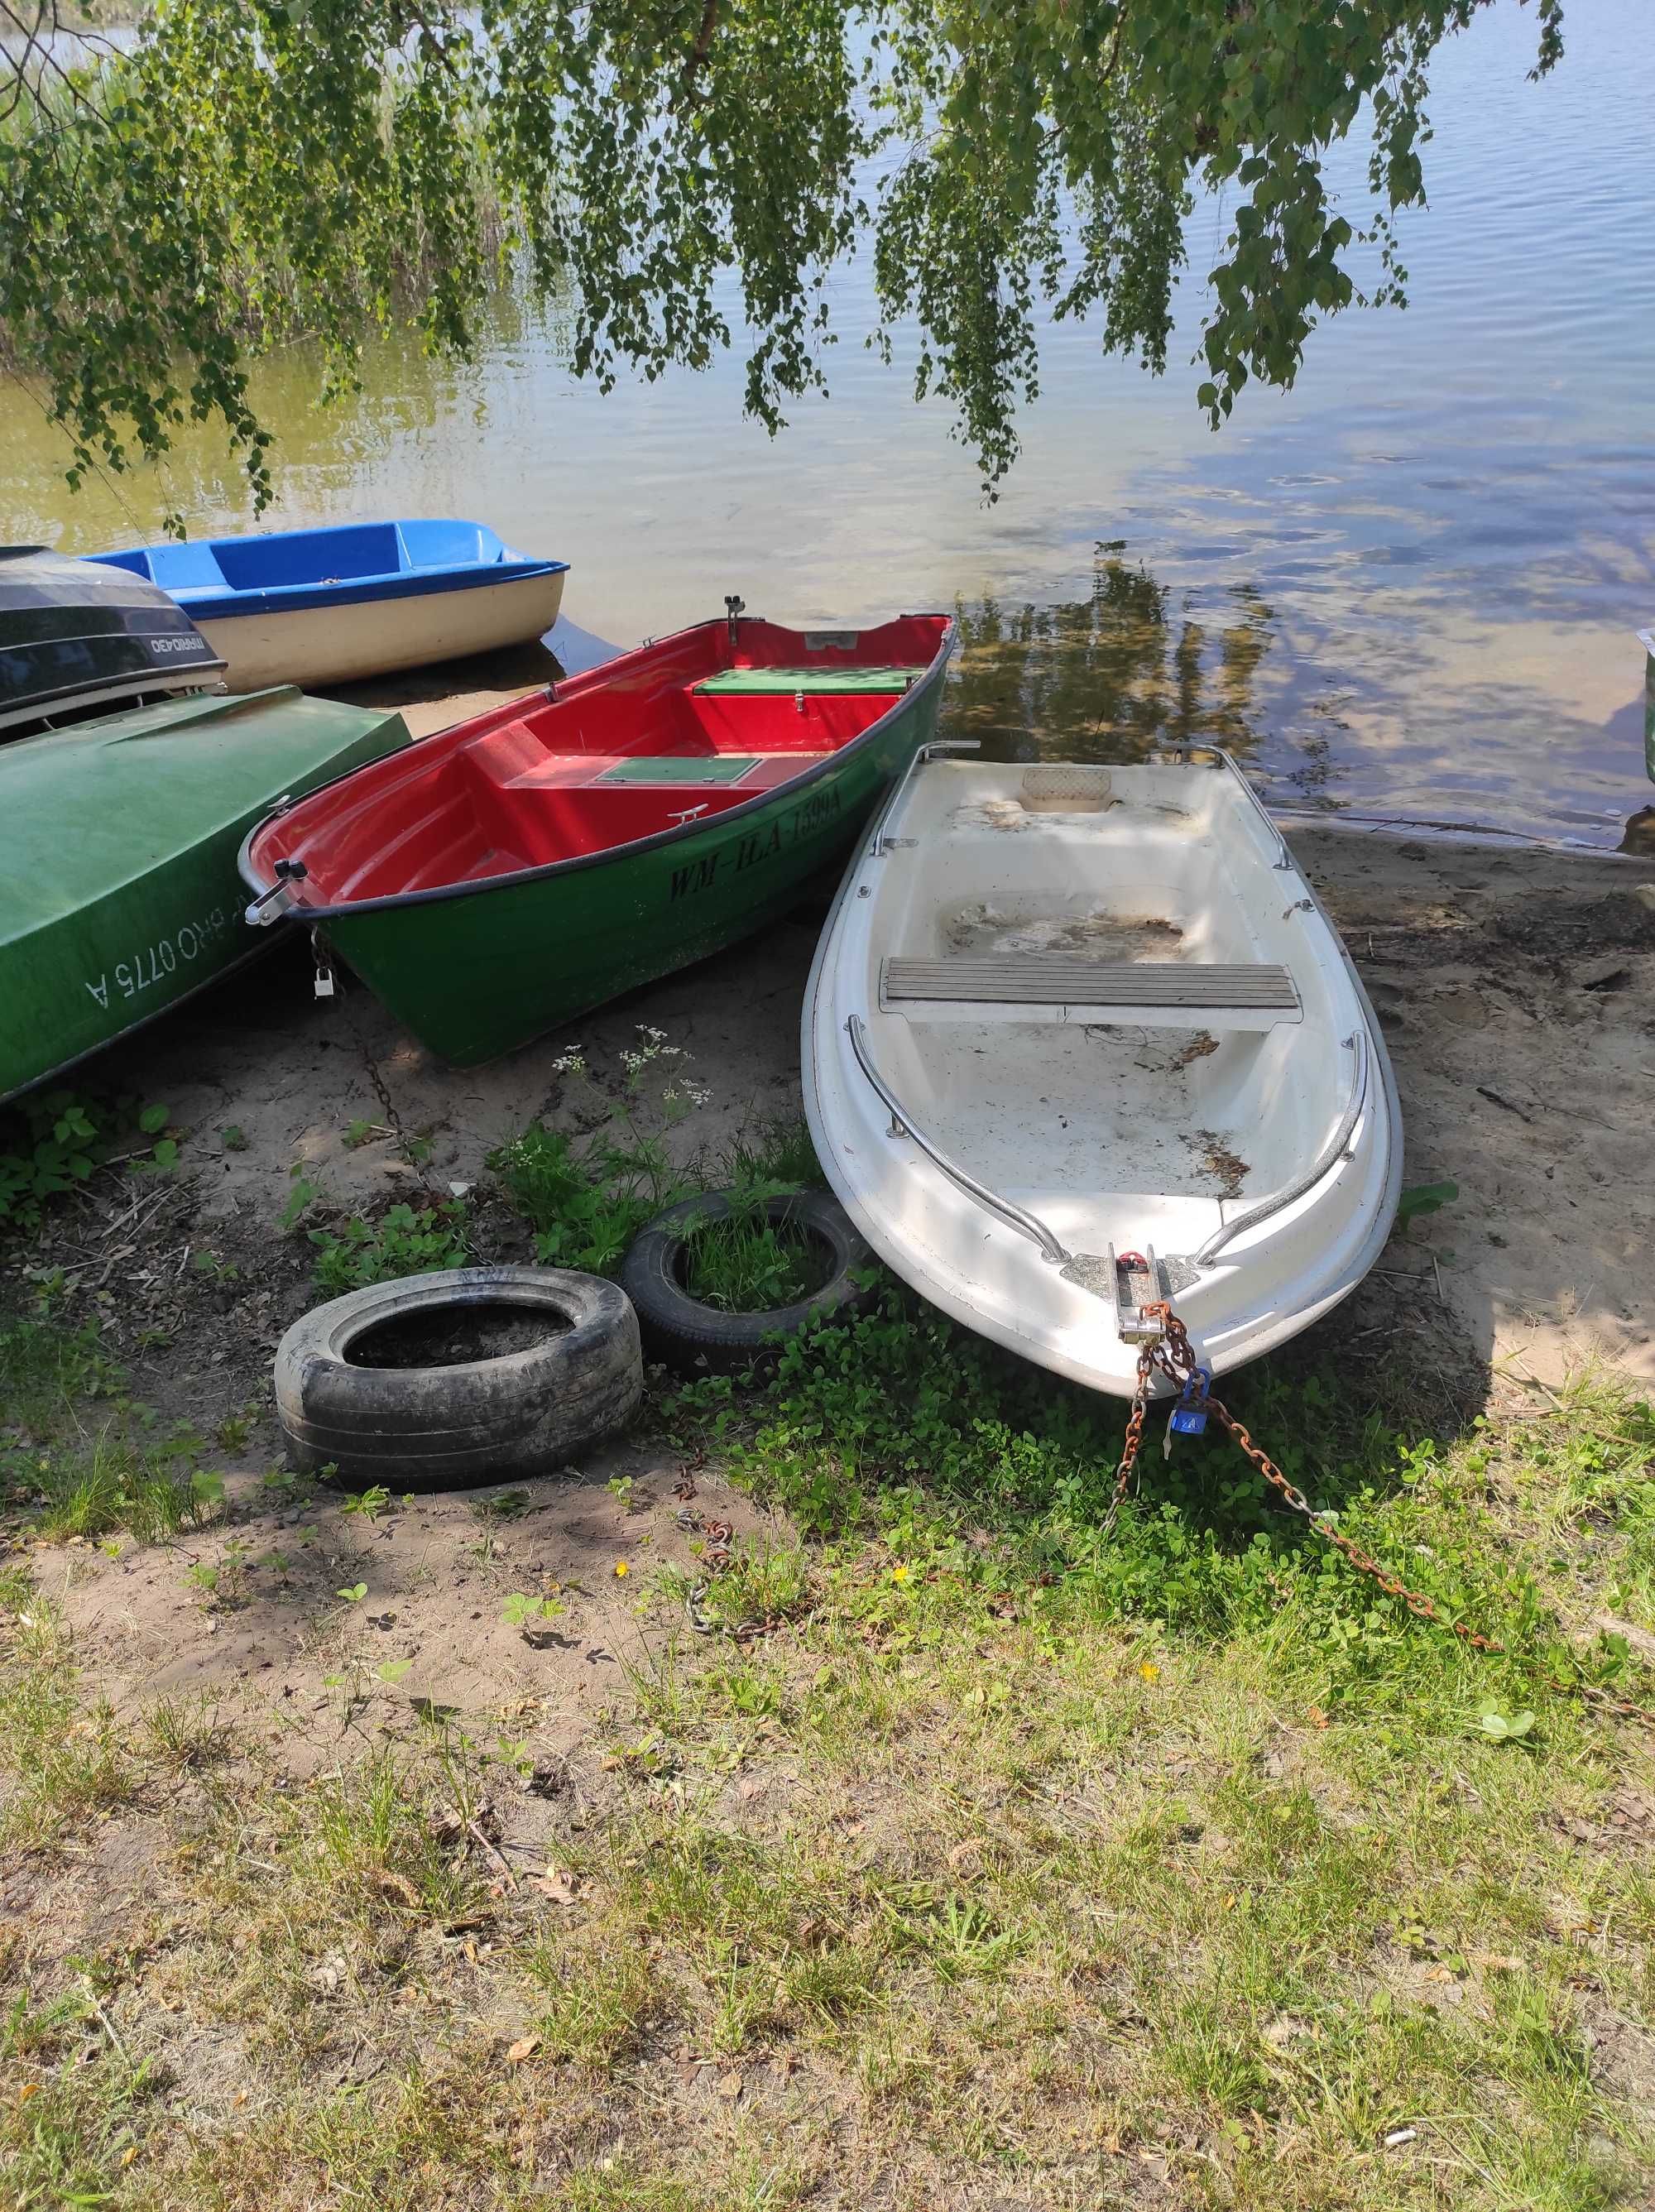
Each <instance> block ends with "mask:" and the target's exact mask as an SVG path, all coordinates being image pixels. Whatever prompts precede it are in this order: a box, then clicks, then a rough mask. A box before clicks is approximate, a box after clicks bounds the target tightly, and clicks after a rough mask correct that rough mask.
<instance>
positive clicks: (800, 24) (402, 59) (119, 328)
mask: <svg viewBox="0 0 1655 2212" xmlns="http://www.w3.org/2000/svg"><path fill="white" fill-rule="evenodd" d="M1487 4H1489V0H1390V4H1387V5H1384V6H1372V7H1358V6H1346V7H1330V6H1329V5H1328V4H1327V0H1274V4H1271V5H1269V6H1262V5H1261V6H1246V7H1243V6H1238V5H1237V4H1236V0H1131V4H1128V0H1072V4H1065V5H1057V4H1045V0H1041V4H1030V5H1025V6H1022V7H1017V8H999V9H991V8H974V9H960V8H956V9H937V8H935V7H934V6H932V5H930V4H929V0H861V4H852V0H786V4H785V5H783V4H781V0H705V4H704V5H700V4H694V0H490V4H489V5H487V6H485V7H484V8H483V9H481V10H480V11H478V10H473V9H469V8H466V7H465V6H462V5H461V4H460V0H431V4H429V5H428V6H425V7H423V8H420V9H415V10H410V9H408V8H406V7H405V6H404V5H402V4H400V0H306V4H305V5H303V6H297V5H294V4H290V0H189V4H183V0H178V4H171V5H167V6H161V7H157V8H155V9H154V10H153V11H149V12H146V13H145V14H144V15H143V18H142V20H141V21H140V23H139V25H138V27H137V33H136V35H135V36H134V38H133V40H132V41H131V45H130V46H125V47H124V48H123V50H122V51H120V52H100V53H99V54H98V56H97V58H95V59H94V60H93V61H91V62H89V63H88V64H85V65H82V66H71V67H70V68H69V69H68V70H64V69H63V68H61V67H57V68H53V67H48V66H46V64H45V63H44V62H43V61H42V59H41V58H40V52H39V51H38V50H37V49H35V48H34V47H33V45H32V43H31V40H30V37H29V35H28V34H27V33H25V34H24V35H23V36H22V37H21V40H19V41H14V42H12V43H9V45H8V46H7V48H6V50H5V56H4V58H3V60H0V113H3V114H4V115H5V116H6V117H7V119H6V120H5V121H4V122H3V123H0V228H3V232H4V235H5V238H6V241H7V252H6V254H5V256H4V257H3V258H0V336H3V337H4V339H5V341H6V343H7V347H8V350H9V352H10V353H11V354H12V355H13V356H15V358H16V359H17V360H18V361H19V362H21V363H22V364H24V365H25V366H26V367H27V369H29V370H30V371H32V372H33V374H34V375H35V376H36V377H37V378H38V379H39V381H40V387H41V394H42V397H43V398H44V402H45V404H46V406H47V408H48V409H49V410H50V412H51V413H52V416H53V417H54V419H55V420H57V421H58V422H60V423H62V424H63V426H64V428H65V429H66V430H67V431H68V433H69V435H70V440H71V441H72V447H73V454H74V459H73V465H72V467H71V471H70V477H71V481H72V482H78V481H79V480H80V478H81V477H82V475H83V474H84V472H85V471H87V469H88V468H89V467H91V466H93V465H96V464H97V463H99V462H100V461H101V462H102V463H103V464H105V465H109V466H113V467H115V468H119V467H122V466H125V465H127V464H128V462H129V460H130V459H131V458H132V456H134V455H135V454H136V455H142V456H144V457H147V458H151V459H153V458H155V457H157V456H159V455H161V454H162V453H165V452H166V451H167V449H168V447H170V445H171V443H172V441H173V436H174V435H175V433H176V430H177V428H178V427H179V424H180V423H182V422H184V421H185V420H186V419H187V418H188V417H191V416H193V417H195V418H196V419H198V420H203V421H204V420H208V419H216V420H217V421H218V422H222V425H223V427H224V428H225V430H226V433H227V435H228V440H229V442H230V444H231V447H233V449H234V450H235V451H236V452H237V453H239V455H240V458H241V460H242V462H243V465H245V467H246V471H247V472H248V475H249V477H250V478H251V480H252V483H253V490H254V494H255V497H256V499H257V500H258V501H259V502H260V503H263V502H264V501H267V500H268V498H269V497H270V495H271V482H270V476H269V471H268V466H267V449H268V446H269V442H270V441H269V435H268V434H267V433H266V432H265V429H264V428H262V427H261V425H260V424H259V422H258V421H257V420H256V418H255V416H253V412H252V410H251V409H250V406H249V404H248V399H247V392H246V374H245V362H246V356H247V355H248V354H249V353H250V352H251V351H252V350H253V349H257V348H259V347H263V346H268V345H272V344H277V343H283V342H285V341H287V340H289V339H291V338H293V337H295V336H297V335H300V334H308V335H313V336H314V337H316V338H317V339H319V343H320V345H321V348H322V352H323V357H324V364H325V366H324V386H325V389H338V388H344V387H348V386H350V385H352V383H353V382H354V380H355V377H356V362H357V356H358V346H359V341H360V339H361V337H362V333H363V331H365V330H368V329H373V328H385V327H386V326H387V325H389V324H390V323H391V321H392V319H393V317H394V316H395V315H396V314H397V313H399V312H403V311H411V312H412V313H413V314H414V315H415V316H416V318H417V321H418V323H419V325H420V326H421V328H422V330H423V333H424V335H425V337H426V339H427V341H428V343H430V344H431V345H432V346H434V347H436V348H441V349H445V350H447V351H450V352H455V351H458V352H463V351H464V350H465V349H466V347H467V346H468V345H469V343H471V340H472V332H473V327H474V323H475V319H476V316H477V313H478V308H479V307H480V305H481V304H482V302H483V301H484V299H485V297H486V296H487V294H488V291H489V289H490V285H491V284H492V283H495V282H496V280H497V277H498V276H499V274H500V273H501V271H502V270H508V271H510V272H511V273H513V274H514V275H515V276H520V278H521V279H522V280H523V281H524V282H525V283H526V284H527V285H528V286H529V287H530V288H531V289H533V290H535V291H537V292H538V293H540V294H543V295H546V294H551V293H554V292H555V293H556V295H557V297H558V299H559V300H560V301H563V303H565V305H566V308H567V312H568V313H569V319H570V360H571V364H572V367H573V368H574V370H575V374H578V375H581V376H591V377H593V378H595V379H596V380H598V381H599V384H600V385H602V386H605V388H607V386H609V385H610V384H611V382H612V381H613V380H614V379H615V377H616V376H617V375H618V374H619V372H620V371H621V369H622V368H625V367H631V368H636V369H638V370H641V371H642V373H643V374H646V375H649V376H655V375H659V374H660V373H661V371H662V370H663V369H665V368H667V367H668V366H669V365H672V364H674V363H678V364H684V365H686V366H689V367H691V368H701V367H703V366H704V365H705V364H706V363H707V362H709V360H710V359H711V358H712V356H714V355H715V353H716V352H717V351H719V350H720V349H722V348H724V347H727V346H728V345H730V344H732V343H735V342H736V333H737V331H738V329H740V330H741V331H744V332H745V342H746V343H747V347H748V354H747V364H746V370H747V374H746V398H747V404H748V407H749V410H751V412H752V413H753V414H754V415H755V416H758V418H759V419H760V420H761V421H763V422H765V423H767V424H768V425H769V426H770V427H771V428H776V427H778V426H779V425H780V423H781V422H782V419H783V416H784V410H785V409H786V407H787V405H788V403H789V402H790V401H791V400H792V399H794V398H796V397H798V396H799V395H800V394H802V393H805V392H810V391H812V390H813V389H817V388H820V387H822V386H823V385H824V368H823V362H824V355H825V352H826V349H827V348H828V346H829V345H830V344H831V343H832V341H833V337H834V335H835V333H834V331H833V330H832V328H831V315H830V309H829V301H830V298H831V289H830V287H831V276H832V273H833V271H834V269H835V267H836V264H839V263H841V262H843V260H844V259H845V258H847V257H848V256H849V254H850V253H851V252H853V251H855V250H856V248H857V247H858V246H861V245H864V244H865V243H866V242H867V240H868V238H869V237H870V235H871V238H872V242H873V269H874V276H875V283H876V289H877V299H878V312H879V325H878V328H877V329H876V330H875V331H873V332H872V333H870V334H869V335H870V337H872V338H873V341H874V342H875V343H878V344H880V345H882V346H884V347H885V349H886V350H887V352H888V351H889V349H890V343H891V336H892V334H893V332H894V331H896V329H897V326H898V325H904V324H905V323H907V322H909V321H910V319H911V321H912V322H914V323H915V324H916V325H917V327H918V332H919V350H918V357H917V362H916V384H917V387H918V390H919V392H921V393H922V394H923V393H925V392H937V393H939V394H940V395H941V396H943V397H944V398H946V399H947V400H948V401H949V402H951V404H952V406H953V408H954V410H955V412H956V416H957V419H958V426H959V429H960V432H961V435H963V436H964V439H965V440H966V441H967V442H968V443H969V444H970V447H972V449H973V451H974V452H976V453H977V455H978V457H979V459H980V461H981V464H982V467H983V474H984V477H985V480H986V481H987V482H988V483H994V482H995V481H996V480H997V479H998V478H999V477H1001V476H1002V475H1003V474H1004V473H1005V471H1006V470H1007V468H1008V467H1009V466H1010V465H1011V463H1012V461H1013V459H1014V457H1015V454H1016V452H1017V437H1016V433H1015V430H1014V428H1013V418H1014V416H1015V413H1016V410H1017V408H1018V406H1019V404H1020V403H1021V402H1022V401H1023V400H1025V399H1026V398H1031V396H1032V395H1033V393H1034V391H1035V389H1036V386H1037V376H1038V348H1037V336H1036V331H1037V320H1038V318H1039V317H1040V315H1041V314H1042V313H1050V314H1054V315H1056V316H1059V317H1068V316H1074V317H1080V316H1092V317H1093V318H1094V319H1096V321H1097V323H1098V331H1099V336H1100V338H1101V342H1102V344H1103V347H1104V349H1105V350H1107V351H1111V352H1117V353H1121V354H1124V355H1129V356H1137V357H1138V358H1140V359H1141V360H1142V361H1143V362H1146V363H1147V365H1148V366H1149V367H1150V368H1154V369H1157V370H1159V368H1162V367H1163V366H1164V364H1165V357H1166V349H1167V341H1168V337H1169V335H1170V330H1171V295H1172V288H1173V285H1174V283H1175V282H1176V280H1177V276H1178V275H1179V273H1180V271H1181V270H1182V269H1183V265H1184V261H1185V255H1186V248H1185V242H1184V241H1185V232H1186V227H1187V224H1186V219H1187V217H1188V216H1189V215H1190V211H1191V209H1192V207H1193V205H1194V202H1195V196H1196V193H1197V192H1198V191H1214V192H1217V193H1220V194H1221V195H1222V198H1221V201H1220V204H1221V205H1222V207H1223V210H1224V216H1225V220H1226V222H1227V224H1228V230H1227V234H1226V235H1225V236H1224V237H1223V238H1222V240H1221V242H1220V244H1219V245H1218V247H1217V250H1216V263H1215V266H1214V268H1213V269H1212V270H1211V271H1210V273H1209V274H1208V286H1207V290H1206V293H1205V295H1204V302H1203V305H1204V313H1205V322H1204V327H1203V330H1202V340H1201V345H1202V353H1203V355H1204V356H1205V363H1206V375H1205V379H1204V380H1203V381H1202V384H1201V385H1200V387H1199V390H1198V392H1197V394H1196V397H1197V399H1198V401H1199V404H1201V406H1202V408H1203V409H1204V410H1206V411H1207V413H1208V416H1209V417H1210V419H1211V420H1212V422H1214V425H1216V424H1218V423H1219V422H1221V421H1222V420H1223V419H1224V418H1225V417H1226V416H1227V415H1228V414H1229V413H1230V411H1231V410H1232V407H1233V405H1234V404H1235V399H1236V396H1237V394H1238V392H1240V391H1241V389H1242V387H1243V386H1244V385H1245V383H1246V382H1247V380H1249V379H1250V378H1257V379H1260V380H1263V381H1264V382H1267V383H1269V384H1275V385H1281V386H1285V385H1290V384H1291V383H1292V382H1293V379H1294V377H1295V376H1296V374H1297V373H1298V371H1299V366H1300V362H1301V361H1302V358H1303V353H1304V348H1305V340H1306V338H1307V337H1308V336H1309V333H1310V331H1311V329H1312V328H1313V327H1314V325H1316V323H1317V321H1318V320H1319V319H1323V318H1324V317H1326V316H1328V315H1330V314H1333V313H1337V312H1339V311H1340V310H1341V309H1342V308H1344V307H1348V306H1350V305H1352V304H1353V303H1357V302H1360V301H1364V300H1365V299H1366V300H1371V301H1378V302H1391V301H1400V300H1401V299H1402V296H1403V285H1404V273H1405V272H1404V271H1403V270H1402V266H1401V264H1400V261H1399V259H1398V258H1397V253H1396V239H1395V236H1394V232H1393V228H1392V219H1393V216H1394V214H1395V211H1396V210H1398V209H1401V208H1405V207H1410V206H1415V205H1419V204H1423V202H1424V199H1425V195H1426V179H1425V172H1424V167H1423V163H1422V160H1421V155H1422V150H1423V149H1424V147H1425V145H1426V143H1427V140H1428V138H1429V136H1430V132H1429V129H1428V125H1427V115H1426V107H1427V92H1428V80H1429V71H1430V69H1431V66H1432V64H1433V58H1434V56H1435V54H1436V52H1437V50H1438V48H1439V46H1440V45H1441V43H1442V42H1443V41H1444V40H1445V39H1446V38H1447V37H1449V36H1450V35H1451V33H1454V32H1456V31H1457V30H1460V29H1462V28H1463V27H1464V26H1465V25H1466V24H1467V23H1468V22H1469V21H1470V20H1471V19H1472V18H1473V16H1474V15H1476V14H1477V12H1478V10H1479V9H1480V8H1481V7H1482V6H1484V5H1487ZM54 13H55V10H54V9H52V7H50V6H48V8H47V9H46V13H45V15H43V17H42V18H41V19H40V20H41V24H42V27H43V28H45V29H46V30H48V31H49V29H50V26H51V21H52V16H53V15H54ZM1535 13H1536V21H1537V52H1536V74H1540V73H1542V72H1543V71H1544V70H1548V69H1549V68H1550V67H1551V66H1552V65H1553V64H1554V63H1555V60H1556V59H1557V58H1558V55H1559V52H1561V21H1562V0H1536V6H1535ZM8 78H9V80H10V82H7V79H8ZM1365 103H1366V109H1365ZM1365 114H1366V122H1365V127H1366V129H1367V130H1368V131H1369V132H1370V134H1371V155H1370V161H1369V210H1368V217H1367V228H1366V229H1364V230H1360V231H1359V229H1358V228H1356V227H1355V226H1354V225H1353V223H1352V222H1351V221H1350V220H1349V219H1348V217H1347V216H1344V215H1343V214H1341V213H1339V212H1337V211H1336V205H1335V203H1334V200H1333V198H1332V197H1330V195H1329V185H1328V181H1327V177H1326V173H1325V165H1326V162H1327V160H1328V156H1329V149H1331V148H1332V147H1334V146H1335V145H1336V143H1338V142H1339V141H1341V140H1342V139H1344V138H1345V137H1348V135H1349V133H1350V132H1351V131H1353V129H1354V128H1355V127H1356V126H1357V125H1358V124H1359V120H1361V119H1362V118H1364V116H1365ZM156 210H165V220H164V221H161V220H158V219H157V216H156ZM1370 267H1371V268H1372V270H1373V271H1374V274H1373V276H1372V279H1371V280H1368V281H1369V289H1367V290H1366V292H1364V290H1363V289H1361V286H1360V284H1359V281H1358V279H1359V276H1364V277H1365V278H1366V271H1367V270H1368V268H1370ZM732 277H733V279H734V280H735V282H734V288H733V289H735V290H736V291H737V292H739V302H738V303H737V304H736V305H735V308H734V312H733V313H732V312H730V308H729V307H728V306H727V302H728V301H729V300H730V295H731V289H732V288H731V286H730V279H731V278H732Z"/></svg>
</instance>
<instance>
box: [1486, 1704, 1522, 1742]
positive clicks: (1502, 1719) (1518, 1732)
mask: <svg viewBox="0 0 1655 2212" xmlns="http://www.w3.org/2000/svg"><path fill="white" fill-rule="evenodd" d="M1478 1726H1479V1727H1480V1728H1481V1729H1482V1733H1483V1734H1484V1735H1486V1736H1492V1737H1493V1738H1494V1741H1495V1742H1496V1743H1506V1742H1515V1741H1517V1740H1518V1738H1519V1737H1521V1736H1525V1735H1528V1733H1529V1731H1530V1729H1531V1728H1532V1727H1533V1726H1534V1715H1533V1714H1532V1713H1526V1712H1524V1713H1513V1714H1512V1716H1511V1717H1510V1718H1509V1719H1508V1718H1507V1717H1506V1715H1505V1714H1504V1713H1502V1712H1499V1711H1496V1710H1495V1708H1494V1706H1493V1705H1485V1706H1484V1707H1483V1710H1482V1715H1481V1717H1480V1719H1479V1722H1478Z"/></svg>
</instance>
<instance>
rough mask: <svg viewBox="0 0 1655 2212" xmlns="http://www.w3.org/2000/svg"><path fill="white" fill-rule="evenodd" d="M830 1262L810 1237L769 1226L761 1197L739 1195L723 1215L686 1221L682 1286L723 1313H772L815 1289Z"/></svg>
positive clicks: (826, 1271)
mask: <svg viewBox="0 0 1655 2212" xmlns="http://www.w3.org/2000/svg"><path fill="white" fill-rule="evenodd" d="M830 1264H831V1263H830V1262H829V1260H828V1257H827V1255H826V1254H825V1252H824V1250H823V1249H822V1248H821V1247H820V1246H818V1244H816V1243H813V1242H812V1239H811V1238H809V1237H806V1236H803V1235H800V1234H799V1233H798V1232H796V1231H789V1230H788V1228H787V1227H786V1226H785V1225H781V1226H773V1225H771V1223H770V1220H769V1219H768V1218H767V1216H766V1214H765V1211H764V1201H763V1200H762V1199H752V1198H744V1197H741V1196H738V1197H737V1198H736V1199H735V1200H734V1201H733V1206H732V1210H731V1212H729V1214H728V1215H727V1217H726V1218H724V1219H722V1220H703V1221H695V1222H692V1223H691V1225H690V1229H689V1231H688V1234H687V1235H686V1236H685V1277H684V1287H685V1290H686V1291H688V1292H689V1294H690V1296H691V1297H692V1298H698V1299H700V1301H701V1302H702V1304H703V1305H709V1306H715V1307H717V1308H718V1309H719V1310H721V1312H724V1313H772V1312H775V1311H776V1310H777V1309H778V1308H781V1307H783V1306H791V1305H795V1304H798V1303H799V1302H800V1300H801V1299H804V1298H807V1297H810V1295H811V1293H812V1291H819V1290H820V1289H821V1288H822V1285H824V1283H825V1281H826V1280H827V1278H828V1274H829V1272H830Z"/></svg>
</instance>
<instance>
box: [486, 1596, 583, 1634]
mask: <svg viewBox="0 0 1655 2212" xmlns="http://www.w3.org/2000/svg"><path fill="white" fill-rule="evenodd" d="M568 1610H569V1608H568V1607H566V1606H565V1605H564V1604H563V1601H562V1600H561V1599H559V1598H555V1597H534V1596H532V1595H530V1594H529V1592H528V1591H526V1590H513V1591H512V1592H511V1593H510V1594H509V1595H508V1597H507V1599H506V1602H505V1604H504V1605H503V1606H502V1607H501V1609H500V1618H501V1619H502V1620H503V1621H504V1622H505V1624H506V1626H507V1627H508V1628H536V1627H538V1626H539V1624H540V1623H541V1622H542V1621H543V1620H557V1617H558V1615H559V1614H560V1613H566V1612H567V1611H568Z"/></svg>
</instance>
